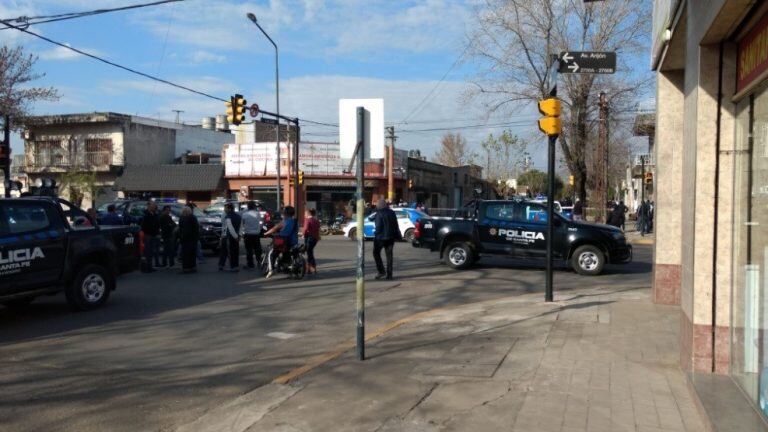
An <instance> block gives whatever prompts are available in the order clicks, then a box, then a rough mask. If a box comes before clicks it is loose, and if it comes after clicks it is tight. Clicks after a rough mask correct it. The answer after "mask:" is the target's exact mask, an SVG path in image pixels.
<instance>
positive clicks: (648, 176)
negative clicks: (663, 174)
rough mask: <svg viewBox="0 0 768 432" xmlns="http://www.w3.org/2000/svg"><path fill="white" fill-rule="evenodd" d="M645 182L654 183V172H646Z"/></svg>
mask: <svg viewBox="0 0 768 432" xmlns="http://www.w3.org/2000/svg"><path fill="white" fill-rule="evenodd" d="M645 184H647V185H649V184H653V173H652V172H647V173H645Z"/></svg>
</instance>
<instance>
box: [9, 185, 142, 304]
mask: <svg viewBox="0 0 768 432" xmlns="http://www.w3.org/2000/svg"><path fill="white" fill-rule="evenodd" d="M139 248H140V246H139V228H138V227H135V226H133V227H129V226H118V227H98V226H96V227H95V226H94V224H93V221H91V220H90V219H89V218H88V215H87V214H86V213H85V212H83V211H82V210H80V209H79V208H77V207H75V206H74V205H73V204H71V203H69V202H67V201H65V200H62V199H58V198H52V197H25V198H12V199H0V304H3V305H5V306H6V307H10V308H20V307H23V306H26V305H27V304H29V303H30V302H31V301H32V300H33V299H34V298H35V297H37V296H40V295H52V294H56V293H58V292H61V291H64V293H65V295H66V298H67V302H68V303H69V304H70V305H71V306H72V307H73V308H75V309H79V310H88V309H94V308H96V307H99V306H101V305H102V304H104V302H106V301H107V298H108V297H109V294H110V292H111V291H112V290H114V289H115V286H116V284H115V279H116V277H117V276H118V275H119V274H122V273H127V272H131V271H134V270H136V269H138V267H139V262H140V259H141V258H140V251H139Z"/></svg>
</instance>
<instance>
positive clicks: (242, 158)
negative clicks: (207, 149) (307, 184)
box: [224, 142, 349, 177]
mask: <svg viewBox="0 0 768 432" xmlns="http://www.w3.org/2000/svg"><path fill="white" fill-rule="evenodd" d="M280 147H281V148H280V159H281V160H282V161H283V165H282V168H281V170H282V174H286V173H287V171H286V170H287V169H288V168H287V167H288V166H289V165H288V162H289V160H290V155H292V154H293V146H292V145H291V146H288V145H286V143H282V145H281V146H280ZM275 161H276V159H275V143H250V144H228V145H227V146H225V148H224V175H225V176H227V177H260V176H274V175H276V174H277V170H276V165H275ZM347 165H349V160H342V158H341V156H340V155H339V143H319V142H302V143H301V145H300V146H299V169H300V170H302V171H304V173H305V174H309V175H329V176H338V175H342V174H343V171H344V170H345V169H346V167H347Z"/></svg>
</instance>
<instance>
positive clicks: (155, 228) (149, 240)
mask: <svg viewBox="0 0 768 432" xmlns="http://www.w3.org/2000/svg"><path fill="white" fill-rule="evenodd" d="M141 230H142V231H143V232H144V260H145V262H146V266H147V267H146V269H145V272H146V273H152V272H154V271H156V270H155V268H154V267H159V266H160V257H159V256H158V255H157V249H158V243H159V241H160V239H159V237H158V236H159V235H160V217H159V216H158V215H157V204H156V203H155V202H154V201H150V202H149V204H147V210H146V211H145V212H144V218H143V219H142V220H141ZM153 262H154V267H153V265H152V264H153Z"/></svg>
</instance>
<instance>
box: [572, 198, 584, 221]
mask: <svg viewBox="0 0 768 432" xmlns="http://www.w3.org/2000/svg"><path fill="white" fill-rule="evenodd" d="M573 220H575V221H580V220H584V205H583V204H582V203H581V200H580V199H579V198H576V204H574V205H573Z"/></svg>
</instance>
